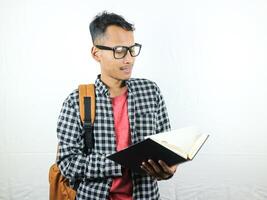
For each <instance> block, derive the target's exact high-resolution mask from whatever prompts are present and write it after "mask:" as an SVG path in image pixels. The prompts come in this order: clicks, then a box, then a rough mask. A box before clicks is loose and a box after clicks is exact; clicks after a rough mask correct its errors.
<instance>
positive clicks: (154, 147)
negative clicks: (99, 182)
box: [107, 127, 209, 174]
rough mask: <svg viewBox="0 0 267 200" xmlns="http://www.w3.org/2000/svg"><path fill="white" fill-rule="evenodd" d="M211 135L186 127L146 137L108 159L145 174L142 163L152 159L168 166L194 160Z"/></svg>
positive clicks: (109, 156)
mask: <svg viewBox="0 0 267 200" xmlns="http://www.w3.org/2000/svg"><path fill="white" fill-rule="evenodd" d="M208 137H209V134H203V133H199V131H198V130H197V129H196V128H193V127H186V128H181V129H176V130H172V131H168V132H163V133H159V134H155V135H151V136H148V137H146V138H145V139H144V140H143V141H141V142H139V143H136V144H133V145H131V146H129V147H127V148H125V149H123V150H121V151H118V152H116V153H113V154H111V155H108V156H107V158H108V159H110V160H113V161H114V162H116V163H118V164H120V165H122V166H123V167H125V168H129V169H131V170H132V171H134V172H137V173H141V174H143V173H144V171H143V170H142V169H141V168H140V166H141V164H142V162H144V161H147V160H148V159H152V160H153V161H155V162H157V161H158V160H162V161H164V162H165V163H166V164H167V165H169V166H171V165H174V164H179V163H183V162H186V161H190V160H193V158H194V157H195V156H196V154H197V153H198V152H199V150H200V149H201V147H202V146H203V144H204V143H205V141H206V140H207V139H208Z"/></svg>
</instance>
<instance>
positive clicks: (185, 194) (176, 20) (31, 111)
mask: <svg viewBox="0 0 267 200" xmlns="http://www.w3.org/2000/svg"><path fill="white" fill-rule="evenodd" d="M102 10H108V11H113V12H117V13H119V14H121V15H123V16H124V17H125V18H126V19H127V20H129V21H130V22H133V23H134V24H135V26H136V32H135V36H136V37H135V38H136V42H140V43H141V44H143V49H142V52H141V55H140V56H139V57H138V59H137V61H136V64H135V69H134V74H133V77H142V78H148V79H151V80H154V81H156V82H157V84H158V85H159V86H160V88H161V90H162V93H163V94H164V97H165V101H166V104H167V107H168V111H169V116H170V120H171V124H172V128H181V127H184V126H197V127H199V128H200V130H201V131H203V132H205V133H210V135H211V137H210V138H209V140H208V142H207V144H206V145H205V146H204V147H203V149H202V150H201V152H200V153H199V154H198V155H197V157H196V158H195V160H194V161H192V162H189V163H186V164H183V165H180V166H179V168H178V170H177V173H176V175H175V176H174V177H173V178H172V179H171V180H169V181H165V182H161V183H160V190H161V196H162V199H168V200H191V199H194V200H214V199H215V200H227V199H231V200H239V199H240V200H264V199H267V189H266V188H267V173H266V169H267V137H266V133H267V87H266V85H267V69H266V67H267V1H265V0H247V1H241V0H224V1H212V0H202V1H197V0H188V1H180V0H179V1H170V0H164V1H158V2H157V1H138V0H136V1H123V0H117V1H99V0H98V1H89V0H87V1H85V0H79V1H78V0H76V1H74V0H73V1H71V0H46V1H45V0H43V1H42V0H35V1H33V0H32V1H30V0H24V1H19V0H0V96H1V98H0V123H1V124H0V134H1V135H0V199H1V200H2V199H4V200H9V199H12V200H13V199H15V200H17V199H19V200H24V199H25V200H26V199H27V200H28V199H29V200H32V199H33V200H36V199H38V200H46V199H48V169H49V167H50V165H51V164H52V163H53V162H54V160H55V153H56V146H57V138H56V121H57V117H58V114H59V111H60V108H61V105H62V102H63V100H64V99H65V98H66V96H67V95H68V94H69V93H70V92H71V91H72V90H73V89H75V88H76V87H77V85H78V84H80V83H88V82H94V80H95V78H96V75H97V74H98V73H99V71H100V70H99V66H98V64H97V63H96V62H95V61H94V60H93V59H92V58H91V56H90V48H91V39H90V35H89V30H88V25H89V22H90V21H91V20H92V18H93V17H94V16H95V15H96V14H97V13H98V12H100V11H102Z"/></svg>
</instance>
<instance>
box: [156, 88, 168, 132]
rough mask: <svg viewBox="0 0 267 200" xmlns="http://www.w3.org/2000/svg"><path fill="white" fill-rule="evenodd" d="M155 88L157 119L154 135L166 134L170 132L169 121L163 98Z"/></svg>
mask: <svg viewBox="0 0 267 200" xmlns="http://www.w3.org/2000/svg"><path fill="white" fill-rule="evenodd" d="M155 86H156V93H157V99H158V102H157V118H156V133H161V132H166V131H170V130H171V125H170V120H169V116H168V112H167V108H166V105H165V101H164V98H163V96H162V94H161V92H160V89H159V87H158V86H157V85H156V84H155Z"/></svg>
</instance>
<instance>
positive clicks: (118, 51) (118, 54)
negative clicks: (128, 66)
mask: <svg viewBox="0 0 267 200" xmlns="http://www.w3.org/2000/svg"><path fill="white" fill-rule="evenodd" d="M126 54H127V48H125V47H120V46H118V47H116V48H115V49H114V56H115V58H123V57H124V56H125V55H126Z"/></svg>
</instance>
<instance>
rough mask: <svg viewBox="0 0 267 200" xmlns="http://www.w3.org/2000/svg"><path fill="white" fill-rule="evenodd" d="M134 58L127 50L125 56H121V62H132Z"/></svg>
mask: <svg viewBox="0 0 267 200" xmlns="http://www.w3.org/2000/svg"><path fill="white" fill-rule="evenodd" d="M134 60H135V57H132V56H131V54H130V51H129V50H128V51H127V54H126V56H125V57H124V58H123V62H124V63H126V64H132V63H133V62H134Z"/></svg>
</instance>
